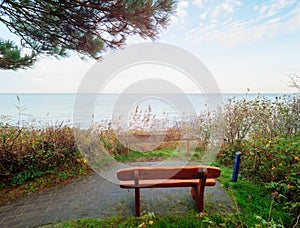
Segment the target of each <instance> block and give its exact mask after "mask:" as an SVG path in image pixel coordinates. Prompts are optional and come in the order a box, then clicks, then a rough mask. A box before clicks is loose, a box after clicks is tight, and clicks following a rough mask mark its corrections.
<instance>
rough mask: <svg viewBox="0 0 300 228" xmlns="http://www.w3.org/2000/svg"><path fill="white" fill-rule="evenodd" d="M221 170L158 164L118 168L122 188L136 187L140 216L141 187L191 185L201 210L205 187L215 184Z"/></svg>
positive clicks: (193, 195)
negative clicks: (154, 165)
mask: <svg viewBox="0 0 300 228" xmlns="http://www.w3.org/2000/svg"><path fill="white" fill-rule="evenodd" d="M220 174H221V170H220V168H218V167H212V166H166V167H163V166H160V167H159V166H156V167H133V168H126V169H120V170H118V173H117V177H118V179H119V180H120V187H121V188H134V189H135V213H136V215H137V216H140V188H171V187H191V194H192V197H193V198H194V200H195V203H196V207H197V208H198V209H199V211H200V212H202V211H203V207H204V187H205V186H214V185H215V184H216V181H215V178H217V177H219V176H220Z"/></svg>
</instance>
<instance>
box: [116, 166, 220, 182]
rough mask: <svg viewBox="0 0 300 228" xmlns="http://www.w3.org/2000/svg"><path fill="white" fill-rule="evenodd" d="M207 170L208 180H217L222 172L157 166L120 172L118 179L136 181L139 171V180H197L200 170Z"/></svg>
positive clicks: (203, 167)
mask: <svg viewBox="0 0 300 228" xmlns="http://www.w3.org/2000/svg"><path fill="white" fill-rule="evenodd" d="M200 168H201V169H207V171H208V174H207V178H217V177H219V176H220V173H221V170H220V168H218V167H212V166H167V167H164V166H157V167H133V168H127V169H121V170H118V173H117V177H118V179H119V180H121V181H130V180H133V179H134V176H133V174H134V170H136V171H138V176H139V180H155V179H196V178H198V175H199V169H200Z"/></svg>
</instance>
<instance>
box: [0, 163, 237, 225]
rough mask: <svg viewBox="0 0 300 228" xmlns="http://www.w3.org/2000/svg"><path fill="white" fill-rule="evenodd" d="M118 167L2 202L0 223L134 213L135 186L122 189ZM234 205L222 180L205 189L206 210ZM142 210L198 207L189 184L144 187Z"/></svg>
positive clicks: (36, 222)
mask: <svg viewBox="0 0 300 228" xmlns="http://www.w3.org/2000/svg"><path fill="white" fill-rule="evenodd" d="M149 164H152V165H153V163H147V164H146V163H132V164H131V166H136V165H149ZM119 168H121V167H120V166H114V167H110V168H107V169H106V170H104V171H103V172H102V173H101V175H98V174H96V173H92V174H90V175H88V176H86V177H82V178H79V179H78V180H77V181H76V182H73V183H71V184H68V185H67V186H62V187H57V188H55V189H53V190H52V191H50V192H47V193H40V194H32V195H28V196H26V197H23V198H21V199H19V200H16V201H14V202H11V203H9V204H7V205H5V206H2V207H0V227H2V228H4V227H36V226H40V225H43V224H48V223H53V222H59V221H62V220H67V219H79V218H84V217H91V218H105V217H108V216H113V215H122V216H129V215H134V190H127V189H120V187H119V186H118V185H117V184H115V183H117V182H116V180H115V177H116V170H117V169H119ZM103 176H104V177H105V178H104V177H103ZM107 179H109V180H110V181H108V180H107ZM113 182H115V183H113ZM233 208H234V207H233V203H232V201H231V199H230V197H229V196H228V195H227V194H226V193H225V191H224V190H223V188H222V187H221V186H220V184H219V183H217V185H216V186H214V187H207V188H206V189H205V210H206V211H207V212H208V213H216V212H217V213H222V212H228V211H232V210H233ZM141 211H151V212H154V213H155V214H156V216H159V215H166V214H173V215H174V214H178V215H184V214H187V213H188V212H190V211H195V205H194V202H193V200H192V197H191V196H190V193H189V189H188V188H171V189H142V190H141Z"/></svg>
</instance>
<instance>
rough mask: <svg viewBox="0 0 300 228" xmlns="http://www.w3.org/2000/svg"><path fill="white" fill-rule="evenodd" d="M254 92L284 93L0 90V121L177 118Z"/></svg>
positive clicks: (79, 122) (44, 122) (68, 122)
mask: <svg viewBox="0 0 300 228" xmlns="http://www.w3.org/2000/svg"><path fill="white" fill-rule="evenodd" d="M257 96H264V97H267V98H269V99H275V97H278V96H284V94H269V93H268V94H253V93H248V94H239V93H236V94H229V93H226V94H213V95H211V94H210V95H205V94H155V95H154V94H75V93H21V94H17V93H0V123H1V122H2V123H9V124H21V123H23V124H24V123H35V124H36V125H38V126H41V127H43V126H49V125H56V124H64V125H70V126H74V125H76V126H80V127H89V126H90V125H91V124H95V123H103V124H104V123H108V122H110V120H112V119H117V118H121V116H122V118H129V117H130V116H131V117H133V116H135V117H133V118H137V117H138V116H139V115H144V116H147V115H148V116H151V117H155V118H157V119H164V118H169V119H177V120H178V119H180V118H183V116H184V115H186V116H188V115H190V114H191V113H196V114H199V113H201V112H202V111H203V110H207V109H209V108H214V107H220V106H222V105H223V104H224V103H225V102H226V100H228V99H229V98H233V97H234V98H236V99H248V100H251V99H255V98H256V97H257Z"/></svg>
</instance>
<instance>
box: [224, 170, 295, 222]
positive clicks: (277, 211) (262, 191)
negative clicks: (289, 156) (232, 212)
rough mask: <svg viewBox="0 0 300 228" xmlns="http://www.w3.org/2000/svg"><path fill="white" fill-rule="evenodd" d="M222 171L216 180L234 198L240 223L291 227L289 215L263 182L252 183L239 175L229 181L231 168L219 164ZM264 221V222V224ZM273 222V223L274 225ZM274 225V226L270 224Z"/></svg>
mask: <svg viewBox="0 0 300 228" xmlns="http://www.w3.org/2000/svg"><path fill="white" fill-rule="evenodd" d="M221 169H222V173H221V177H220V178H218V180H219V181H220V182H221V183H222V184H223V187H224V189H225V190H226V191H227V192H228V194H229V195H230V196H231V197H232V199H233V200H234V202H235V204H236V206H237V208H238V211H239V212H238V214H237V216H238V217H239V220H240V222H241V225H243V226H246V227H256V225H257V224H261V225H262V224H264V225H265V226H263V227H280V226H281V225H282V226H283V225H284V226H285V227H292V224H291V219H292V218H291V216H290V214H288V213H286V212H285V211H284V210H283V209H282V206H281V205H280V204H278V203H276V202H275V199H274V197H276V196H274V195H271V194H269V192H268V190H267V189H266V187H265V186H264V185H263V184H258V183H252V182H250V181H249V180H248V179H246V178H244V177H243V176H242V175H239V177H238V181H237V182H234V183H233V182H231V177H232V169H230V168H228V167H225V166H221ZM265 223H266V224H265ZM274 224H275V225H274ZM271 225H274V226H271Z"/></svg>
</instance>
